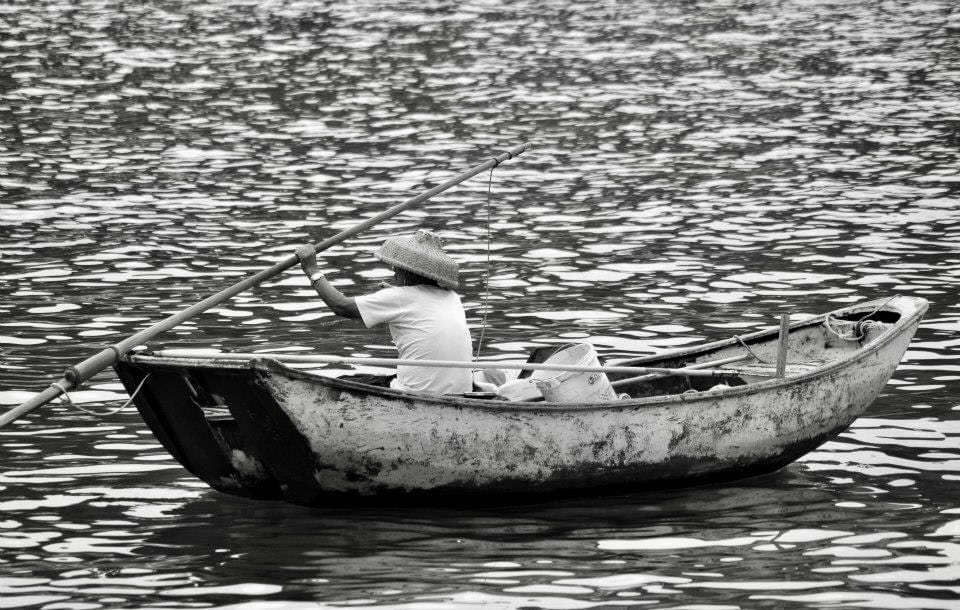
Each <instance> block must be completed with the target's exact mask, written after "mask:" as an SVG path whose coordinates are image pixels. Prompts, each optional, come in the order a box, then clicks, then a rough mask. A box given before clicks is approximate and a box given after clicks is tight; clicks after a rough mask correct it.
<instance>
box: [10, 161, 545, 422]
mask: <svg viewBox="0 0 960 610" xmlns="http://www.w3.org/2000/svg"><path fill="white" fill-rule="evenodd" d="M529 148H530V145H529V144H521V145H520V146H517V147H515V148H512V149H510V150H508V151H507V152H505V153H503V154H500V155H497V156H496V157H491V158H490V159H488V160H486V161H484V162H483V163H481V164H480V165H477V166H475V167H473V168H471V169H468V170H467V171H465V172H463V173H462V174H460V175H458V176H455V177H454V178H451V179H450V180H448V181H446V182H444V183H443V184H440V185H438V186H435V187H433V188H432V189H430V190H428V191H424V192H423V193H421V194H419V195H417V196H416V197H413V198H412V199H408V200H406V201H404V202H403V203H398V204H397V205H395V206H393V207H391V208H388V209H386V210H384V211H383V212H381V213H379V214H377V215H376V216H374V217H372V218H369V219H367V220H365V221H363V222H361V223H358V224H356V225H354V226H353V227H351V228H349V229H346V230H345V231H341V232H340V233H337V234H336V235H334V236H333V237H329V238H327V239H325V240H323V241H322V242H320V243H318V244H315V245H314V246H313V249H314V252H321V251H323V250H326V249H328V248H330V247H332V246H335V245H336V244H339V243H340V242H342V241H345V240H347V239H349V238H351V237H353V236H354V235H356V234H357V233H360V232H362V231H365V230H367V229H369V228H370V227H372V226H373V225H375V224H378V223H380V222H382V221H384V220H386V219H388V218H390V217H392V216H396V215H397V214H399V213H400V212H402V211H404V210H406V209H408V208H411V207H413V206H415V205H417V204H418V203H422V202H424V201H426V200H427V199H430V198H431V197H433V196H434V195H436V194H438V193H442V192H443V191H445V190H447V189H449V188H450V187H453V186H456V185H457V184H460V183H461V182H463V181H464V180H467V179H469V178H472V177H473V176H476V175H477V174H479V173H480V172H482V171H484V170H487V169H490V168H493V167H496V166H498V165H500V164H501V163H503V162H504V161H506V160H508V159H512V158H514V157H516V156H517V155H519V154H521V153H522V152H524V151H525V150H527V149H529ZM298 262H299V259H298V258H297V256H296V255H295V254H291V255H290V256H289V257H287V258H285V259H284V260H282V261H280V262H279V263H277V264H275V265H273V266H272V267H270V268H268V269H264V270H263V271H260V272H259V273H256V274H254V275H252V276H250V277H248V278H247V279H245V280H243V281H240V282H237V283H236V284H234V285H233V286H230V287H229V288H226V289H224V290H221V291H220V292H218V293H216V294H214V295H211V296H209V297H207V298H205V299H203V300H202V301H200V302H199V303H196V304H194V305H191V306H190V307H187V308H186V309H184V310H183V311H180V312H178V313H175V314H173V315H172V316H170V317H167V318H164V319H163V320H161V321H160V322H157V323H156V324H154V325H153V326H151V327H149V328H146V329H144V330H141V331H140V332H138V333H137V334H135V335H133V336H131V337H128V338H126V339H124V340H123V341H121V342H120V343H116V344H114V345H111V346H110V347H108V348H106V349H104V350H103V351H101V352H99V353H97V354H94V355H93V356H91V357H89V358H87V359H86V360H84V361H83V362H81V363H79V364H76V365H74V366H71V367H70V368H68V369H67V370H66V371H65V372H64V373H63V379H61V380H60V381H57V382H54V383H52V384H50V387H49V388H47V389H46V390H44V391H43V392H40V393H39V394H36V395H35V396H33V397H32V398H30V399H29V400H27V401H26V402H24V403H23V404H22V405H20V406H19V407H15V408H13V409H10V410H9V411H7V412H6V413H4V414H3V415H0V428H2V427H3V426H5V425H7V424H9V423H10V422H12V421H14V420H16V419H17V418H19V417H21V416H23V415H26V414H27V413H29V412H30V411H33V410H34V409H36V408H37V407H40V406H42V405H45V404H47V403H48V402H50V401H51V400H53V399H54V398H56V397H57V396H59V395H60V394H62V393H64V392H68V391H69V390H72V389H74V388H77V387H79V386H80V384H82V383H83V382H85V381H86V380H88V379H90V378H91V377H93V376H94V375H96V374H97V373H99V372H100V371H102V370H104V369H105V368H107V367H108V366H112V365H113V364H114V363H116V362H117V361H118V360H119V359H120V358H122V357H123V356H124V354H126V353H127V352H129V351H130V350H131V349H133V348H134V347H136V346H138V345H142V344H143V343H145V342H147V341H149V340H151V339H153V338H154V337H156V336H157V335H159V334H160V333H162V332H164V331H167V330H170V329H171V328H173V327H174V326H178V325H180V324H182V323H183V322H186V321H187V320H189V319H190V318H193V317H195V316H197V315H198V314H201V313H203V312H205V311H206V310H208V309H210V308H211V307H214V306H216V305H219V304H220V303H222V302H224V301H226V300H227V299H229V298H232V297H234V296H236V295H238V294H240V293H241V292H243V291H244V290H247V289H248V288H251V287H253V286H256V285H257V284H259V283H260V282H263V281H264V280H267V279H270V278H271V277H273V276H275V275H277V274H278V273H281V272H283V271H286V270H287V269H289V268H290V267H293V266H294V265H296V264H297V263H298Z"/></svg>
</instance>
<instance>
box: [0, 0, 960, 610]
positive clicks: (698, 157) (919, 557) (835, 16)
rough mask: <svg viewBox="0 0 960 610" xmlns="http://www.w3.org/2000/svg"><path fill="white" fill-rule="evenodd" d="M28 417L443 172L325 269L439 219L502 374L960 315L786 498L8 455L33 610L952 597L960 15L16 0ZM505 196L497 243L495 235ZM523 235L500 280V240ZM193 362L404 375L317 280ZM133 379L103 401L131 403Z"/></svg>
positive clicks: (297, 287)
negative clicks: (912, 301)
mask: <svg viewBox="0 0 960 610" xmlns="http://www.w3.org/2000/svg"><path fill="white" fill-rule="evenodd" d="M0 21H2V24H0V29H2V30H3V31H4V34H5V35H4V36H3V40H2V41H0V130H2V132H3V136H4V137H3V138H0V163H2V165H3V167H4V171H3V172H2V175H0V294H2V297H3V298H2V299H0V361H2V365H3V366H2V367H0V404H2V405H3V406H4V407H6V406H9V405H14V404H17V403H19V402H20V401H21V400H22V399H23V398H24V396H26V395H28V394H29V393H30V392H32V391H34V390H36V389H39V388H41V387H42V386H43V385H44V383H48V382H49V380H51V379H52V378H54V377H56V376H58V375H59V374H60V372H61V371H62V370H63V368H64V367H66V366H67V365H69V364H73V363H74V362H76V361H78V360H80V359H82V358H83V357H85V356H87V355H89V354H91V353H93V352H94V351H97V350H99V349H100V348H101V347H102V346H103V345H104V344H105V343H107V342H111V341H116V340H118V339H119V338H122V337H126V336H129V335H130V334H132V333H133V332H135V331H136V330H138V329H140V328H143V327H145V326H146V325H148V324H149V323H151V322H152V321H156V320H157V319H159V318H161V317H163V316H164V315H166V314H168V313H171V312H173V311H176V310H179V309H182V308H183V307H185V306H187V305H189V304H191V303H192V302H194V301H195V300H196V299H197V298H198V297H199V296H201V295H206V294H210V293H212V292H215V291H216V290H218V289H220V288H221V287H224V286H226V285H228V284H230V283H232V282H234V281H237V280H238V279H239V278H241V277H244V276H246V275H248V274H249V273H251V272H252V271H254V270H259V269H261V268H263V267H265V266H267V265H269V264H271V263H273V262H275V261H277V260H279V259H281V258H283V257H285V256H287V255H288V254H289V253H290V252H291V251H292V248H293V246H294V245H295V244H297V243H301V242H305V241H308V240H313V241H316V240H318V239H322V238H324V237H327V236H329V235H331V234H333V233H335V232H337V231H339V230H342V229H344V228H346V227H348V226H350V225H352V224H353V223H355V222H357V221H358V220H359V219H361V218H365V217H369V216H371V215H373V214H375V213H377V212H379V211H381V210H382V209H384V208H386V207H387V206H389V205H390V204H393V203H396V202H397V201H399V200H401V199H405V198H407V197H409V196H410V195H412V194H413V193H415V192H418V191H419V190H421V189H422V188H424V187H425V186H427V187H428V186H432V185H434V184H436V183H438V182H439V181H441V180H443V179H445V178H446V177H448V176H450V175H451V174H453V173H455V172H456V171H458V170H460V169H462V168H464V167H467V166H470V165H472V164H474V163H476V162H478V161H479V160H480V159H483V158H485V157H488V156H490V155H491V154H492V153H493V152H494V151H499V150H502V149H505V148H508V147H510V146H512V145H515V144H516V143H519V142H521V141H532V142H534V144H535V149H534V150H533V151H530V152H527V153H525V155H524V156H523V157H522V158H521V159H518V160H516V161H514V162H510V163H508V164H505V165H503V166H502V167H500V168H498V169H497V170H496V171H495V172H494V173H493V175H492V184H491V186H492V188H491V195H490V198H489V200H488V198H487V184H486V181H485V180H483V179H481V178H480V177H478V178H477V179H475V180H474V181H471V182H470V183H467V184H465V185H463V186H461V187H460V188H458V189H457V190H456V191H454V192H452V193H449V194H447V195H444V196H443V197H441V198H438V199H436V200H435V201H433V202H431V203H429V204H427V205H425V206H424V207H423V208H422V209H420V210H417V211H411V212H408V213H405V214H404V215H402V216H400V217H397V218H395V219H393V220H391V221H389V222H387V223H384V224H382V225H379V226H378V227H376V228H375V229H374V230H371V231H369V232H367V233H365V234H363V235H361V236H358V237H357V238H355V239H353V240H350V241H349V242H347V243H345V244H342V245H341V246H338V247H336V248H333V249H331V250H329V251H327V252H326V253H324V256H323V260H324V265H325V267H326V268H327V269H329V270H330V272H329V274H328V275H331V276H332V277H334V278H335V283H336V285H338V286H339V287H341V288H342V289H344V290H345V291H348V292H350V291H355V292H356V291H362V290H367V289H369V288H370V287H372V286H374V285H375V284H376V283H377V282H378V281H379V280H380V279H382V278H383V276H384V273H383V271H382V270H380V269H378V268H377V266H376V261H375V260H374V258H373V256H372V252H373V250H374V248H375V247H376V246H377V245H378V244H379V243H380V242H381V241H382V240H383V239H384V238H385V237H386V236H387V235H389V234H391V233H393V232H397V231H407V232H409V231H412V230H413V229H414V228H415V227H416V228H419V227H425V228H430V229H434V230H439V231H440V232H441V233H442V234H443V235H444V236H445V237H446V238H447V239H448V242H449V244H450V247H451V248H452V249H453V251H454V252H455V253H456V255H457V256H458V258H459V259H460V260H462V261H463V264H464V273H463V276H464V278H465V282H464V288H463V290H462V292H463V296H464V302H465V304H466V305H467V308H468V315H469V316H470V320H471V322H472V324H473V325H474V336H475V337H476V336H478V335H479V330H480V328H479V327H480V325H481V320H482V314H483V311H484V310H483V307H482V303H483V296H484V278H485V277H487V276H488V275H489V278H490V280H489V286H490V297H489V302H490V304H491V311H490V312H489V316H488V319H487V328H486V329H485V333H484V337H485V340H484V348H483V354H484V356H485V357H487V358H495V359H509V358H518V357H520V356H521V355H523V354H525V353H526V351H527V350H529V349H530V348H531V347H533V346H537V345H543V344H546V343H559V342H567V341H569V340H571V339H584V340H588V341H590V342H592V343H594V344H595V345H596V346H597V347H598V349H599V350H600V351H601V352H602V353H603V354H604V355H606V356H609V357H615V356H622V355H627V354H636V353H650V352H656V351H660V350H665V349H670V348H672V347H675V346H679V345H687V344H691V343H696V342H701V341H706V340H714V339H720V338H724V337H728V336H730V335H731V334H734V333H742V332H746V331H749V330H753V329H757V328H762V327H766V326H770V325H773V324H774V323H775V316H776V314H779V312H780V311H783V310H789V311H790V312H791V313H792V314H794V315H797V316H800V315H805V314H812V313H819V312H822V311H825V310H829V309H833V308H834V307H835V306H836V305H837V304H840V303H848V302H853V301H858V300H862V299H866V298H874V297H878V296H884V295H887V294H891V293H905V294H914V295H920V296H925V297H927V298H929V299H931V300H932V301H933V305H932V307H931V311H930V314H929V316H928V319H927V321H926V322H925V323H924V324H923V326H922V327H921V329H920V332H919V333H918V337H917V341H916V343H915V344H914V345H913V346H912V347H911V349H910V351H909V352H908V353H907V356H906V359H905V362H904V364H903V365H902V366H901V368H900V369H899V370H898V372H897V374H896V375H895V378H894V379H893V381H892V382H891V384H890V385H889V386H888V387H887V388H886V389H885V393H884V395H883V396H881V398H880V399H879V400H878V401H877V403H876V404H875V405H874V406H873V407H872V408H871V411H870V412H869V413H868V417H866V418H863V419H861V420H859V421H858V422H857V423H856V424H855V425H854V427H853V428H851V430H850V431H848V432H847V433H845V434H844V435H841V436H840V437H839V438H838V439H836V440H834V441H832V442H830V443H828V444H827V445H825V446H824V447H822V448H821V449H819V450H818V451H816V452H814V453H812V454H810V455H808V456H806V457H805V458H804V459H803V460H801V462H800V463H799V464H797V465H793V466H791V467H789V468H787V469H785V470H784V471H782V472H780V473H778V474H776V475H773V476H771V477H765V478H762V479H758V480H755V481H750V482H747V483H743V484H739V485H728V486H724V487H716V488H714V487H708V488H702V489H697V490H691V491H676V492H670V493H666V494H656V495H653V494H649V495H647V494H638V495H636V496H625V497H615V498H604V499H603V501H602V502H597V501H594V500H592V499H589V498H587V499H582V500H578V501H570V502H565V503H555V504H550V505H535V506H522V507H500V508H497V509H492V508H491V509H475V510H464V509H462V508H460V509H456V510H454V509H443V508H437V507H421V508H418V509H409V508H408V509H394V508H391V507H383V508H382V509H379V510H375V509H363V510H355V511H336V510H321V511H309V510H305V509H301V508H297V507H290V506H281V505H275V504H272V503H265V504H264V503H251V502H245V501H242V500H238V499H234V498H228V497H225V496H221V495H218V494H214V493H213V492H210V491H209V490H207V489H206V487H205V486H203V485H202V484H200V483H199V482H197V481H195V480H193V479H192V478H190V477H189V476H188V475H187V474H186V473H185V472H184V471H183V470H182V469H180V468H179V466H177V465H176V464H175V463H174V462H173V461H172V460H171V459H170V458H169V456H168V455H167V454H166V453H165V452H164V451H163V450H162V449H161V448H160V447H159V446H158V445H157V443H156V441H155V440H154V439H153V437H152V436H151V435H150V434H149V433H148V432H147V431H146V430H145V429H144V427H143V424H142V423H141V422H140V421H139V419H138V418H137V417H136V416H135V415H133V414H132V413H129V412H123V413H118V414H113V415H108V416H105V417H97V416H94V415H90V414H88V413H83V412H79V411H77V410H75V409H73V408H71V407H69V406H67V405H62V404H58V405H52V406H50V407H47V408H46V410H45V411H44V414H43V416H42V417H36V418H33V419H31V420H29V421H27V422H23V423H20V424H18V425H16V426H13V427H11V428H7V429H4V430H2V431H0V458H2V460H0V464H2V466H0V494H2V495H0V565H2V566H3V571H2V575H0V599H2V605H4V606H5V607H14V608H16V607H24V608H26V607H31V608H32V607H37V608H51V609H53V608H66V607H70V608H81V607H82V608H94V607H131V606H140V607H143V606H148V605H153V606H155V607H161V606H162V607H170V606H191V607H194V606H198V605H199V606H227V605H234V606H236V607H245V606H249V607H263V605H262V604H264V603H265V602H270V601H272V602H275V603H277V604H278V605H277V607H283V608H294V607H300V606H303V607H310V608H317V607H325V605H343V604H347V603H349V604H351V605H356V606H361V607H363V606H373V605H377V606H381V607H383V606H395V607H398V608H406V607H410V608H413V607H416V608H424V607H449V606H450V605H489V606H495V607H506V608H519V607H547V608H580V607H594V606H598V605H611V604H613V605H628V606H640V605H647V604H649V605H664V604H667V605H672V606H675V605H676V604H685V605H686V606H687V607H691V605H697V604H699V605H703V606H711V607H744V608H746V607H783V605H784V604H789V605H793V606H798V607H820V606H823V605H825V604H847V605H855V606H858V607H875V608H896V609H901V608H950V607H953V606H955V605H956V603H957V597H958V595H960V591H958V590H957V587H956V581H957V575H958V570H960V568H958V559H957V552H956V547H955V543H956V539H957V536H958V525H957V523H958V517H957V509H956V508H954V505H955V504H956V502H955V499H954V498H953V496H952V495H951V492H950V490H951V489H952V487H951V486H952V485H953V484H955V483H956V481H957V480H958V478H960V473H958V472H957V470H958V451H957V447H958V446H960V439H958V437H960V431H958V429H957V426H956V425H955V420H956V415H955V413H956V411H957V410H958V408H960V407H957V406H956V404H955V401H954V400H953V399H952V398H951V397H952V396H954V395H955V394H956V391H955V390H956V382H957V381H958V379H960V375H958V374H957V370H958V369H957V365H956V364H955V363H954V360H955V358H956V351H957V350H956V348H957V341H956V339H955V338H954V335H955V332H956V330H957V329H958V328H960V312H958V311H957V308H956V306H955V305H954V303H955V302H956V301H957V293H958V278H960V261H958V259H957V256H956V254H957V251H958V248H960V232H958V229H957V226H958V222H957V221H958V216H957V214H958V210H960V205H958V199H957V188H958V184H960V181H958V179H957V177H956V171H955V168H956V166H957V146H956V145H957V143H958V141H960V140H958V135H957V134H958V126H960V115H958V113H957V110H956V100H955V93H954V92H955V91H956V89H957V86H958V84H960V83H958V80H960V75H958V73H957V71H956V69H955V66H956V65H957V62H958V60H960V58H958V49H957V46H956V44H955V39H956V34H957V32H958V31H960V23H958V21H957V15H956V11H955V10H954V7H953V5H952V4H951V3H949V2H943V1H931V2H923V3H909V2H904V1H901V0H893V1H891V2H886V3H879V4H878V3H866V4H852V3H833V4H824V3H812V4H811V3H807V2H805V3H797V2H793V1H790V0H785V1H782V2H775V3H771V4H758V3H744V2H727V1H716V2H706V3H703V2H701V3H696V4H689V3H674V2H662V1H650V2H640V3H632V4H630V3H628V4H617V3H609V2H599V1H591V2H586V3H583V2H581V3H577V4H576V5H574V4H570V3H563V2H561V3H547V4H544V3H537V2H514V3H510V4H509V6H504V5H501V4H497V3H489V2H483V1H480V2H473V3H467V4H463V3H458V4H454V3H449V2H446V1H445V0H434V1H431V2H427V3H420V4H417V5H415V6H414V5H409V4H396V3H394V4H391V3H386V4H382V3H379V4H371V3H362V2H340V3H320V4H318V3H316V2H308V3H304V2H294V1H289V2H288V1H282V2H272V3H259V2H248V1H246V0H231V1H228V2H218V3H202V2H201V3H190V4H185V5H173V4H170V3H157V2H147V3H139V4H135V5H132V4H130V3H117V2H106V3H104V2H100V1H93V0H80V1H78V2H71V3H65V4H49V5H45V6H44V7H42V8H40V7H32V8H25V7H23V6H19V5H12V6H8V7H0ZM488 210H489V223H488V220H487V219H488V216H487V214H488ZM488 224H489V227H490V231H491V240H490V254H489V260H490V266H489V269H488V267H487V260H488V256H487V248H486V245H487V226H488ZM158 344H165V345H170V346H173V345H177V346H189V347H198V346H199V347H220V348H226V349H239V350H243V351H250V350H251V349H252V348H272V349H276V348H291V347H292V348H296V349H311V350H317V351H325V352H331V353H343V354H371V355H378V356H388V355H390V354H391V353H392V352H391V349H390V347H389V338H388V337H387V336H386V335H385V334H384V333H378V332H372V331H368V330H366V329H362V328H360V327H359V326H358V325H356V324H353V323H350V322H342V323H341V322H337V321H335V320H334V319H333V318H332V316H331V315H330V314H329V312H327V311H325V310H324V309H323V308H322V307H319V306H318V304H317V301H316V298H315V297H314V296H313V295H312V294H311V291H310V289H309V287H308V286H307V283H306V280H304V279H303V278H301V277H299V276H297V275H296V274H287V275H284V276H282V277H278V278H276V279H275V280H274V281H271V282H268V283H267V284H265V285H264V286H262V287H260V288H257V289H255V290H252V291H250V292H248V293H245V294H243V295H240V296H238V297H237V298H235V299H233V300H232V301H231V302H230V303H227V304H224V305H223V306H221V307H218V308H215V309H212V310H210V311H209V312H207V313H206V314H204V315H202V316H200V317H199V318H197V320H195V321H194V322H192V323H190V324H185V325H183V326H182V327H180V328H178V329H176V330H175V331H172V332H170V333H167V334H166V335H165V336H164V337H163V338H162V340H161V341H160V342H159V343H158ZM120 396H121V392H120V387H119V386H118V385H117V383H116V380H115V379H114V378H113V377H112V375H111V374H104V375H101V376H98V377H97V378H96V379H95V380H94V382H93V383H92V384H90V386H89V387H88V388H85V389H84V390H81V391H78V392H75V393H72V398H73V400H74V402H75V403H77V404H78V405H80V406H81V407H84V408H87V409H93V410H98V411H99V410H103V411H107V410H108V409H109V408H111V407H114V406H116V405H117V404H118V402H117V401H118V399H119V398H120Z"/></svg>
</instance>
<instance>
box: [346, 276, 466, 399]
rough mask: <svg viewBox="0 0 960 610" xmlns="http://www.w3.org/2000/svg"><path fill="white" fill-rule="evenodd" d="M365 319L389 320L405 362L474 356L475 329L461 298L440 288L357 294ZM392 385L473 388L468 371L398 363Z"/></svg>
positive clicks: (447, 390)
mask: <svg viewBox="0 0 960 610" xmlns="http://www.w3.org/2000/svg"><path fill="white" fill-rule="evenodd" d="M356 304H357V309H359V311H360V315H361V318H362V320H363V323H364V324H365V325H366V326H367V327H368V328H369V327H372V326H376V325H377V324H384V323H386V324H388V325H389V328H390V334H391V336H392V337H393V342H394V344H395V345H396V346H397V351H398V352H399V355H400V358H401V359H404V360H408V359H409V360H456V361H460V362H466V361H469V360H470V359H471V356H472V354H471V342H470V331H469V329H468V328H467V320H466V315H465V314H464V312H463V305H462V304H461V302H460V296H459V295H458V294H457V293H456V292H454V291H453V290H447V289H444V288H439V287H436V286H427V285H417V286H395V287H392V288H385V289H383V290H380V291H377V292H374V293H372V294H368V295H364V296H360V297H357V298H356ZM391 387H393V388H395V389H399V390H410V391H414V392H429V393H432V394H456V393H461V392H469V391H470V390H471V389H472V388H473V382H472V378H471V374H470V371H469V370H468V369H453V368H437V367H423V366H417V367H410V366H401V367H397V379H396V381H394V383H393V384H392V385H391Z"/></svg>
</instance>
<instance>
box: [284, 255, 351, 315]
mask: <svg viewBox="0 0 960 610" xmlns="http://www.w3.org/2000/svg"><path fill="white" fill-rule="evenodd" d="M297 258H299V259H300V266H301V267H302V268H303V272H304V273H305V274H307V277H310V278H312V279H311V281H310V285H311V286H313V289H314V290H316V291H317V294H319V295H320V298H321V299H323V302H324V303H326V304H327V307H329V308H330V311H332V312H333V313H335V314H336V315H338V316H342V317H344V318H350V319H352V320H363V318H362V317H361V316H360V310H359V309H357V301H356V299H354V298H353V297H348V296H347V295H345V294H343V293H342V292H340V291H339V290H337V289H336V288H334V287H333V285H332V284H331V283H330V282H328V281H327V278H325V277H324V276H323V274H322V273H320V267H319V266H318V265H317V254H316V252H315V251H314V249H313V246H309V245H308V246H300V247H299V248H297Z"/></svg>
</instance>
